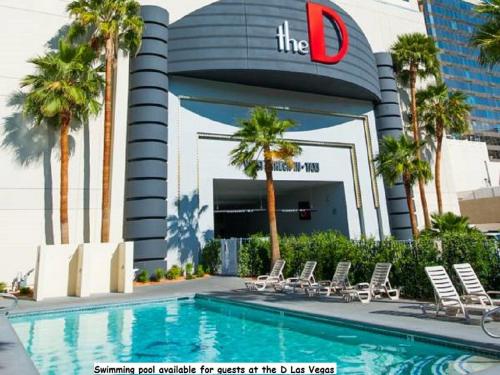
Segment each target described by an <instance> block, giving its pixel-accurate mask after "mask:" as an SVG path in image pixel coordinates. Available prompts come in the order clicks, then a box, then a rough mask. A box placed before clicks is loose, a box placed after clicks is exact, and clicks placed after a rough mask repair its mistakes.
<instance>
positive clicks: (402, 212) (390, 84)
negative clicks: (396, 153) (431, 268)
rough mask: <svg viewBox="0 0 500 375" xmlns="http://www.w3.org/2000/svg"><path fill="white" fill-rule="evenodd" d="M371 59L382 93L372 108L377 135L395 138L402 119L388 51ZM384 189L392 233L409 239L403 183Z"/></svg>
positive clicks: (409, 232) (403, 238)
mask: <svg viewBox="0 0 500 375" xmlns="http://www.w3.org/2000/svg"><path fill="white" fill-rule="evenodd" d="M375 60H376V62H377V69H378V75H379V82H380V91H381V94H382V101H381V102H380V103H378V104H377V105H376V107H375V117H376V119H377V134H378V138H379V140H381V139H382V138H384V137H386V136H392V137H395V138H399V137H400V136H401V135H402V134H403V119H402V117H401V108H400V106H399V94H398V88H397V84H396V78H395V77H394V69H393V62H392V57H391V55H390V54H389V53H385V52H384V53H376V54H375ZM385 191H386V198H387V209H388V212H389V222H390V226H391V232H392V235H393V236H394V237H395V238H396V239H398V240H408V239H411V238H412V237H413V236H412V231H411V223H410V213H409V210H408V204H407V202H406V193H405V189H404V186H403V183H402V182H401V181H399V182H398V183H397V184H396V185H394V186H392V187H390V186H388V185H387V184H386V186H385Z"/></svg>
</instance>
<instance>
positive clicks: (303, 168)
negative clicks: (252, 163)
mask: <svg viewBox="0 0 500 375" xmlns="http://www.w3.org/2000/svg"><path fill="white" fill-rule="evenodd" d="M257 164H258V170H259V171H262V170H263V169H264V162H263V161H262V160H259V161H258V162H257ZM273 171H274V172H299V173H300V172H305V173H319V163H312V162H305V163H302V162H300V161H296V162H294V163H293V164H292V165H291V166H290V165H288V164H287V163H285V162H284V161H274V162H273Z"/></svg>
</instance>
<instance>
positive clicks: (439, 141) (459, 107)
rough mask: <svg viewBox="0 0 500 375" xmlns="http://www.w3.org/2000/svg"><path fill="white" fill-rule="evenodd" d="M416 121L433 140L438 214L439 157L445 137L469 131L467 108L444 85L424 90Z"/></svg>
mask: <svg viewBox="0 0 500 375" xmlns="http://www.w3.org/2000/svg"><path fill="white" fill-rule="evenodd" d="M417 107H418V117H419V120H420V122H421V123H422V124H423V125H424V126H425V129H426V132H427V134H429V135H430V136H433V137H435V138H436V161H435V167H434V168H435V169H434V182H435V185H436V195H437V202H438V211H439V214H442V213H443V197H442V192H441V157H442V156H441V155H442V148H443V137H444V135H445V133H453V134H463V133H466V132H467V131H468V130H469V115H470V110H471V107H470V105H469V104H468V103H467V96H466V95H465V94H464V93H462V92H460V91H448V87H447V86H446V84H445V83H443V82H439V83H437V84H436V85H431V86H428V87H427V88H426V89H425V90H421V91H419V92H417Z"/></svg>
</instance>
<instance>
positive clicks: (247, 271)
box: [238, 234, 271, 276]
mask: <svg viewBox="0 0 500 375" xmlns="http://www.w3.org/2000/svg"><path fill="white" fill-rule="evenodd" d="M238 257H239V259H238V274H240V275H246V276H258V275H262V274H265V273H267V272H269V267H270V264H271V249H270V247H269V241H268V239H266V238H264V237H263V236H262V235H261V234H255V235H253V236H252V237H250V241H249V242H247V243H245V244H244V245H243V246H242V247H241V248H240V251H239V253H238Z"/></svg>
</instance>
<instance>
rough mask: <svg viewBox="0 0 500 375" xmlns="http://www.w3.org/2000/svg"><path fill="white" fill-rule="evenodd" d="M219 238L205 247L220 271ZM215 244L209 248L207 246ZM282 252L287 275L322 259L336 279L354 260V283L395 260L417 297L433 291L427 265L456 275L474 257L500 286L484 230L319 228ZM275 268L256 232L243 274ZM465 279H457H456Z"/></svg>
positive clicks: (499, 262) (399, 276)
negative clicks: (401, 235)
mask: <svg viewBox="0 0 500 375" xmlns="http://www.w3.org/2000/svg"><path fill="white" fill-rule="evenodd" d="M217 249H218V244H217V242H212V243H211V244H209V245H208V246H207V248H206V249H204V250H203V254H204V255H202V259H204V258H207V255H208V254H209V253H210V254H211V258H210V257H209V258H210V259H212V261H213V262H215V263H212V265H214V264H215V266H213V267H211V269H212V270H213V271H215V269H216V266H217V264H218V262H220V258H218V257H217V254H218V251H217ZM207 250H209V251H207ZM280 250H281V258H282V259H284V260H286V266H285V271H284V273H285V276H286V277H290V276H296V275H298V274H299V273H300V270H301V268H302V266H303V264H304V263H305V262H306V261H307V260H315V261H317V262H318V265H317V267H316V271H315V277H316V279H317V280H328V279H331V277H332V274H333V272H334V271H335V267H336V265H337V263H338V262H340V261H350V262H351V263H352V266H351V271H350V281H351V283H357V282H365V281H366V282H369V281H370V278H371V274H372V272H373V269H374V267H375V264H376V263H377V262H390V263H392V264H393V268H392V271H391V276H390V279H391V283H392V284H393V286H398V287H401V288H402V294H403V295H404V296H406V297H411V298H425V299H428V298H430V297H432V295H433V292H432V286H431V284H430V282H429V281H428V279H427V277H426V275H425V271H424V267H426V266H432V265H443V266H444V267H445V268H446V269H447V271H448V273H449V275H450V276H451V277H452V279H454V278H455V275H454V272H453V269H452V265H453V264H455V263H463V262H468V263H470V264H471V265H472V266H473V267H474V269H475V271H476V273H477V274H478V276H479V278H480V279H481V281H482V283H483V285H484V287H485V288H486V289H487V290H498V289H500V257H499V254H498V250H497V244H496V242H495V241H494V240H489V239H486V238H485V237H484V236H483V235H482V234H480V233H446V234H444V235H443V236H442V237H441V238H440V244H439V243H438V242H437V241H436V239H435V238H431V237H427V236H421V237H420V238H419V239H418V240H417V241H414V242H400V241H396V240H394V239H391V238H389V239H386V240H383V241H375V240H373V239H363V240H360V241H352V240H350V239H348V238H346V237H345V236H343V235H341V234H339V233H337V232H317V233H314V234H312V235H298V236H284V237H282V238H281V239H280ZM269 269H270V244H269V241H268V240H267V239H265V238H262V236H259V235H255V236H253V237H252V238H251V239H250V240H249V241H248V242H247V243H245V244H244V245H243V246H242V248H241V249H240V253H239V274H240V276H241V277H249V276H256V275H261V274H266V273H268V272H269ZM453 281H454V282H455V285H457V286H458V285H459V283H458V282H457V280H453Z"/></svg>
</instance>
